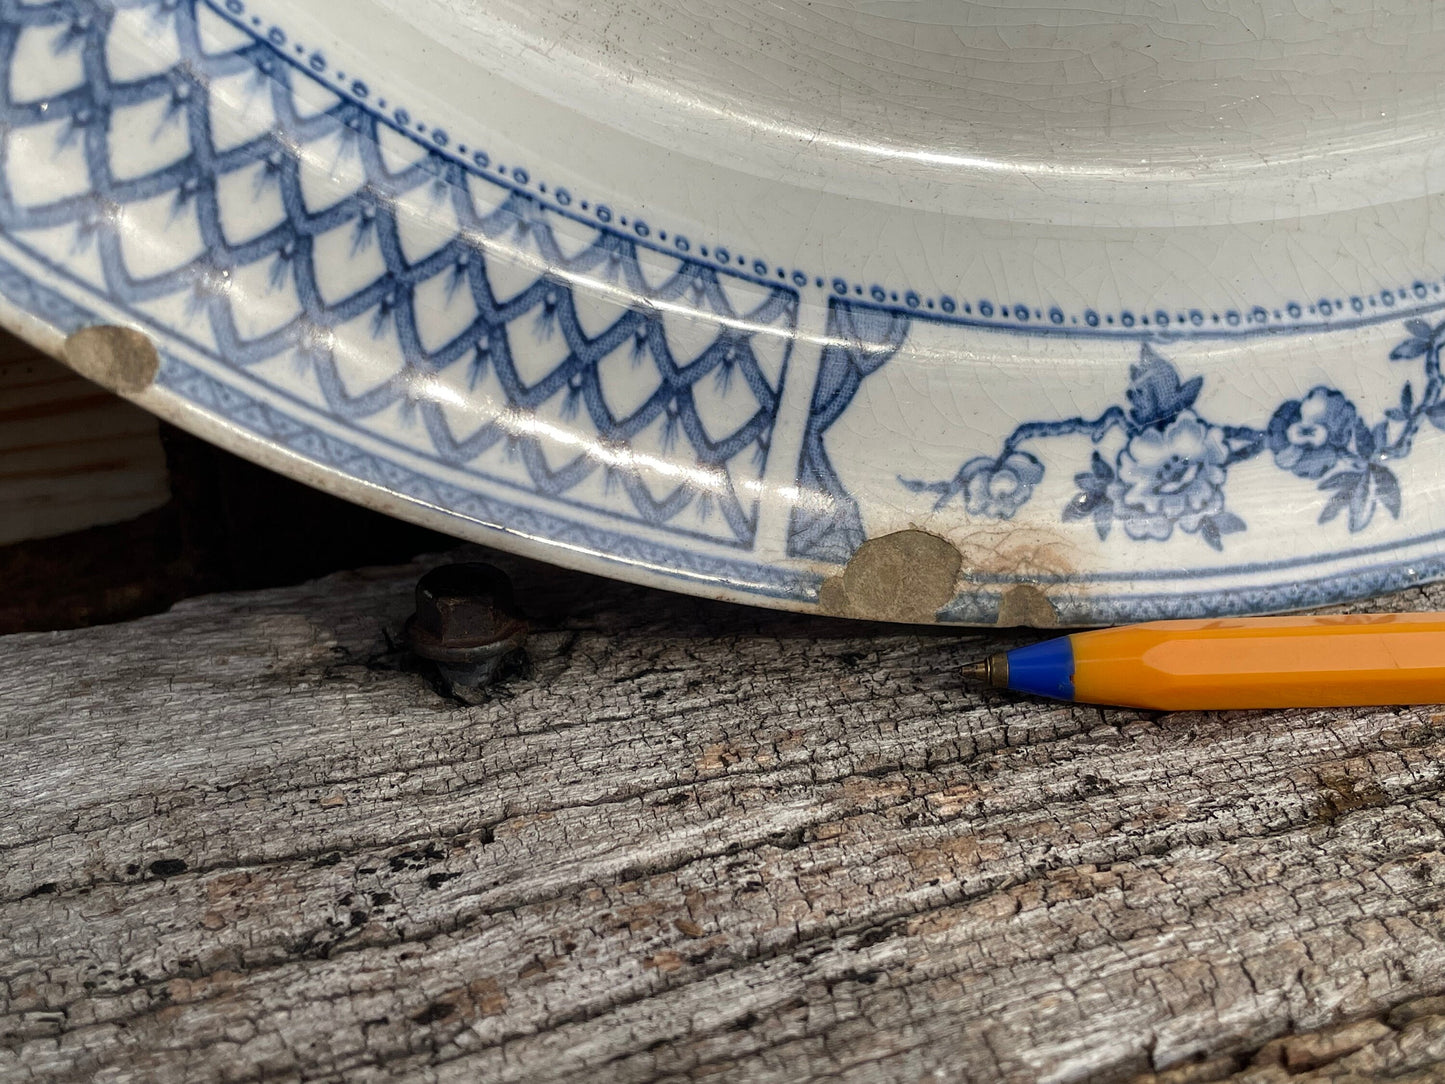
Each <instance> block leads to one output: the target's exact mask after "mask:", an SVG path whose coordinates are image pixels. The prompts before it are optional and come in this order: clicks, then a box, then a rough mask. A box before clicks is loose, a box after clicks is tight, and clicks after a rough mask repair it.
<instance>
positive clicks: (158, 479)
mask: <svg viewBox="0 0 1445 1084" xmlns="http://www.w3.org/2000/svg"><path fill="white" fill-rule="evenodd" d="M169 498H170V486H169V484H168V481H167V477H166V461H165V453H164V452H163V451H162V448H161V441H160V431H159V426H158V423H157V422H156V420H155V418H153V417H152V416H151V415H149V414H147V413H146V412H145V411H143V410H141V409H140V408H139V407H134V406H131V405H130V404H129V403H127V402H126V401H125V400H124V399H121V398H119V397H118V396H115V395H112V394H111V393H110V392H108V391H106V390H104V389H103V388H100V387H99V386H97V385H95V384H92V383H90V381H88V380H83V379H82V378H80V377H79V376H76V375H75V374H74V373H73V372H71V371H70V370H69V369H67V368H66V367H65V366H63V365H61V364H60V363H59V362H56V361H52V360H51V359H49V358H47V357H44V356H43V355H41V354H40V353H39V352H38V351H36V350H34V349H33V348H31V347H29V346H27V345H26V344H25V343H22V342H20V341H19V340H18V339H15V338H13V337H11V336H9V335H5V334H3V333H0V545H5V544H7V543H11V542H19V541H22V540H24V539H30V538H49V537H52V536H55V535H60V534H65V533H67V532H69V531H78V530H81V529H83V528H86V527H93V526H97V525H100V524H107V523H119V522H121V521H122V520H126V519H131V518H133V517H135V516H139V515H141V514H142V513H144V512H148V511H150V510H152V509H154V508H159V507H160V506H161V505H162V504H164V503H165V502H166V501H167V500H168V499H169Z"/></svg>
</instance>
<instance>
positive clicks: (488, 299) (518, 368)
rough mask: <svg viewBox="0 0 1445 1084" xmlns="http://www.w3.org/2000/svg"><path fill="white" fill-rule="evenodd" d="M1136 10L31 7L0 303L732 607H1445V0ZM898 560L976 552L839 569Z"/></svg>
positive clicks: (551, 548)
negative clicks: (154, 357) (1426, 603)
mask: <svg viewBox="0 0 1445 1084" xmlns="http://www.w3.org/2000/svg"><path fill="white" fill-rule="evenodd" d="M1101 6H1102V5H1099V4H1089V5H1084V4H1056V5H1054V6H1052V7H1047V8H1045V7H1042V6H1033V7H1020V6H1011V5H1002V6H992V5H985V4H968V3H948V4H943V3H930V2H922V0H898V2H896V3H885V2H879V0H868V2H864V0H854V2H852V3H842V2H833V3H813V4H808V3H801V2H797V3H795V2H789V3H783V2H780V0H774V2H762V0H732V2H731V3H728V4H707V5H704V4H693V3H684V2H682V0H673V2H671V3H668V4H664V5H641V4H633V3H624V2H622V0H606V2H604V3H599V4H595V5H586V6H581V7H577V6H572V5H561V4H528V5H522V4H514V3H512V2H511V0H486V2H468V3H461V2H458V0H422V2H420V3H408V4H406V5H402V4H400V3H399V2H398V0H346V2H344V3H343V2H341V0H285V2H283V0H244V2H242V0H66V2H61V0H55V2H50V3H30V4H19V3H13V2H11V3H6V4H0V30H3V32H4V39H3V40H4V45H5V48H4V52H3V57H4V61H3V62H4V65H5V71H4V73H3V74H4V76H5V79H4V86H5V88H6V89H5V94H6V99H5V103H4V113H5V118H4V119H5V122H6V136H5V159H4V174H5V180H6V182H7V183H6V190H5V194H4V199H3V204H0V261H3V267H0V293H3V295H4V297H5V299H6V301H5V304H6V305H7V306H8V310H7V319H8V321H9V322H10V324H11V325H12V326H13V327H16V328H17V329H19V330H21V331H22V332H23V333H25V334H27V335H29V336H30V337H31V338H33V339H35V340H37V341H40V342H42V343H43V344H45V345H47V346H49V347H50V348H52V349H55V348H57V346H58V343H59V342H60V341H61V339H62V338H63V336H64V335H65V334H68V333H69V332H71V331H73V330H75V329H76V328H78V327H82V326H85V325H87V324H93V323H105V322H108V323H123V324H130V325H134V326H137V327H140V328H141V329H142V330H144V331H146V332H147V334H149V335H150V336H151V337H152V339H153V340H154V341H155V342H156V343H157V345H158V347H159V348H160V351H161V354H162V365H161V370H160V374H159V377H158V378H157V381H156V383H155V384H154V385H153V386H152V387H150V388H149V389H147V390H146V391H144V392H142V393H140V394H139V395H138V396H137V398H138V400H139V401H140V402H142V403H143V404H145V405H146V406H148V407H149V408H151V409H153V410H155V411H157V412H158V413H161V414H163V415H165V416H167V417H170V418H173V419H175V420H177V421H179V422H180V423H181V424H184V425H187V426H189V427H191V428H193V429H195V430H196V431H198V432H201V433H203V434H205V435H206V436H208V437H210V438H211V439H214V440H216V441H218V442H220V443H223V444H226V445H228V446H231V447H234V448H236V449H238V450H240V451H242V452H244V453H245V454H248V455H251V456H253V457H254V458H257V459H260V460H262V461H264V462H267V463H269V464H271V465H273V466H276V467H278V468H279V469H282V470H285V471H288V472H289V473H292V474H294V475H296V476H298V477H303V478H305V479H306V480H308V481H310V482H312V483H313V484H318V485H323V486H326V487H327V488H330V489H332V490H334V491H337V492H341V493H344V494H346V495H348V496H350V497H352V498H354V499H357V500H361V501H363V502H366V503H370V504H373V505H375V506H377V507H380V508H383V509H384V510H386V511H388V512H390V513H392V514H396V515H401V516H406V517H408V518H412V519H417V520H420V521H423V522H427V523H430V524H433V525H436V526H440V527H443V528H444V529H447V530H450V531H452V532H454V533H457V534H462V535H467V536H471V537H476V538H480V539H484V540H487V541H491V542H495V543H498V544H501V545H507V546H511V547H513V548H517V549H524V550H527V551H529V552H533V553H538V554H540V555H543V556H546V557H548V558H550V559H552V560H556V561H558V562H560V563H566V564H572V565H578V566H582V567H587V568H592V569H596V570H599V571H603V572H607V573H610V574H614V575H619V576H625V577H628V578H633V579H638V580H642V581H646V582H651V583H659V584H662V585H664V586H669V587H673V588H677V589H682V590H690V591H696V592H699V593H706V594H712V595H719V596H725V597H732V598H736V599H739V600H741V601H750V602H758V603H763V604H769V605H781V606H790V607H799V608H808V607H814V606H822V607H823V608H825V609H828V610H830V611H833V612H841V613H847V614H850V615H852V616H883V617H895V618H898V617H901V618H906V619H911V620H939V621H950V622H965V623H972V622H984V623H988V622H992V621H994V620H998V619H999V618H1000V616H1001V615H1002V616H1003V617H1004V618H1005V619H1026V620H1033V621H1041V622H1047V621H1052V620H1058V621H1062V622H1065V623H1091V622H1098V621H1114V620H1125V619H1135V618H1141V617H1149V616H1168V615H1185V614H1203V613H1219V612H1248V611H1259V610H1269V609H1286V608H1293V607H1300V606H1309V605H1314V604H1318V603H1322V602H1327V601H1331V600H1334V599H1339V598H1345V597H1352V596H1358V595H1361V594H1366V593H1370V592H1372V591H1378V590H1383V589H1386V588H1388V587H1394V586H1399V585H1401V584H1404V583H1409V582H1416V581H1419V580H1422V579H1426V578H1434V577H1437V576H1439V575H1440V574H1441V572H1442V561H1441V544H1440V539H1439V538H1437V537H1436V536H1437V535H1438V534H1440V533H1441V532H1442V530H1445V510H1442V508H1441V505H1440V501H1439V488H1440V482H1439V480H1438V479H1439V477H1440V473H1441V472H1440V457H1441V455H1442V454H1445V448H1442V445H1441V440H1440V434H1439V432H1438V431H1437V430H1438V428H1445V407H1442V406H1441V402H1440V401H1441V398H1442V394H1445V388H1442V384H1445V380H1442V378H1441V376H1440V361H1439V352H1440V349H1441V340H1442V335H1441V331H1440V329H1439V326H1438V325H1440V324H1441V323H1442V317H1440V316H1439V315H1437V313H1436V310H1437V309H1439V308H1441V307H1445V293H1442V287H1445V283H1442V280H1441V278H1440V274H1441V271H1442V269H1445V268H1442V264H1445V260H1442V256H1445V246H1442V236H1441V233H1440V226H1439V221H1440V216H1439V215H1438V214H1437V213H1435V212H1436V210H1437V207H1436V203H1437V199H1438V196H1437V193H1438V192H1439V190H1440V189H1441V187H1442V185H1445V178H1442V177H1440V176H1439V175H1438V174H1439V170H1440V154H1439V151H1438V150H1437V144H1438V140H1436V139H1435V135H1436V133H1438V132H1439V130H1440V128H1441V119H1442V118H1441V115H1440V114H1441V108H1442V103H1441V101H1440V91H1439V89H1438V87H1439V85H1440V79H1439V75H1440V71H1439V68H1440V66H1441V61H1440V59H1439V58H1440V57H1441V56H1445V25H1442V24H1441V22H1440V19H1439V17H1438V16H1437V15H1436V13H1435V10H1434V6H1433V5H1431V4H1428V3H1423V2H1406V0H1397V2H1395V3H1393V4H1368V3H1365V2H1363V0H1361V2H1359V3H1347V4H1329V5H1319V6H1318V10H1314V6H1312V5H1299V4H1273V3H1250V4H1246V3H1228V4H1222V3H1217V4H1211V5H1200V4H1178V5H1173V4H1163V5H1161V4H1142V3H1122V2H1121V3H1118V4H1116V6H1115V8H1114V9H1112V10H1105V11H1102V12H1101V11H1100V10H1099V9H1100V8H1101ZM1407 388H1408V391H1407V390H1406V389H1407ZM1437 408H1439V409H1437ZM899 532H923V533H926V534H927V535H929V536H932V537H933V538H935V539H940V540H942V541H943V548H942V549H941V550H938V549H928V548H927V547H925V548H924V549H923V550H914V549H907V548H906V547H899V548H897V549H896V552H895V556H896V557H901V556H902V555H913V556H912V558H911V559H913V560H925V563H926V567H922V568H917V569H910V568H909V567H908V565H907V561H906V560H905V561H904V562H903V568H904V572H903V574H902V575H900V574H899V573H897V572H896V571H889V568H890V566H889V562H888V561H887V560H883V561H881V562H879V561H878V560H877V558H878V557H879V555H880V553H881V554H883V556H885V557H886V556H887V553H888V551H889V547H890V545H891V543H889V542H882V543H880V546H881V547H882V549H881V550H880V549H879V548H878V547H873V548H871V549H869V550H863V551H861V554H862V558H861V560H860V561H859V562H858V563H856V564H855V565H854V566H853V568H852V573H851V574H849V575H845V574H844V569H845V567H847V566H848V564H849V561H850V559H853V558H854V557H855V555H859V554H860V547H861V546H862V545H863V544H864V543H865V542H866V541H868V540H880V539H889V538H892V537H893V536H896V535H898V534H899ZM906 537H907V538H914V539H916V538H917V537H918V536H917V535H908V536H906ZM918 554H924V555H926V557H925V558H920V557H918V556H917V555H918ZM955 557H956V560H955V559H954V558H955ZM895 566H896V562H895ZM914 573H916V576H914ZM940 575H946V576H947V577H948V579H947V581H946V582H945V583H944V584H943V588H942V590H941V593H940V589H939V586H938V578H939V576H940ZM870 580H873V581H877V582H872V583H870V582H869V581H870ZM1020 590H1022V592H1023V594H1019V592H1020ZM1010 597H1012V598H1013V602H1010V601H1009V600H1010ZM1021 600H1022V601H1021Z"/></svg>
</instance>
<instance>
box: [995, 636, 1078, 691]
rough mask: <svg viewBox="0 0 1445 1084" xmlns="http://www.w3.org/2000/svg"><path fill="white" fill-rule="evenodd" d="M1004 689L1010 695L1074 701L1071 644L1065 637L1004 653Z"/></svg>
mask: <svg viewBox="0 0 1445 1084" xmlns="http://www.w3.org/2000/svg"><path fill="white" fill-rule="evenodd" d="M1008 687H1009V688H1010V689H1012V690H1013V691H1014V692H1019V693H1030V694H1032V695H1034V696H1047V697H1051V698H1052V699H1054V700H1072V699H1073V698H1074V645H1073V641H1072V640H1070V639H1069V637H1067V636H1061V637H1059V638H1058V639H1057V640H1046V641H1045V642H1043V643H1041V644H1030V645H1029V646H1028V647H1020V648H1017V649H1015V650H1013V651H1010V652H1009V653H1008Z"/></svg>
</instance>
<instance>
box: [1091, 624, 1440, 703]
mask: <svg viewBox="0 0 1445 1084" xmlns="http://www.w3.org/2000/svg"><path fill="white" fill-rule="evenodd" d="M1069 640H1070V643H1071V646H1072V648H1073V657H1074V699H1075V700H1081V701H1087V702H1089V703H1096V704H1117V705H1120V706H1124V707H1139V708H1153V709H1156V710H1163V711H1190V710H1214V709H1222V708H1284V707H1347V706H1367V705H1385V704H1437V703H1445V614H1358V615H1344V616H1321V617H1278V618H1237V619H1228V618H1226V619H1221V620H1201V621H1156V622H1151V623H1149V624H1144V625H1131V626H1127V627H1124V628H1117V629H1100V630H1098V631H1095V632H1083V633H1075V634H1074V635H1073V636H1071V637H1069Z"/></svg>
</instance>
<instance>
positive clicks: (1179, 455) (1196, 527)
mask: <svg viewBox="0 0 1445 1084" xmlns="http://www.w3.org/2000/svg"><path fill="white" fill-rule="evenodd" d="M1228 462H1229V448H1228V447H1227V446H1226V445H1225V439H1224V430H1222V429H1220V428H1219V427H1218V426H1214V425H1210V424H1209V423H1208V422H1205V421H1201V420H1200V418H1199V416H1198V415H1197V414H1195V413H1194V411H1192V410H1186V411H1183V412H1182V413H1180V414H1179V415H1178V416H1177V417H1176V418H1174V420H1173V421H1170V422H1168V423H1167V424H1160V425H1151V426H1150V427H1149V428H1148V429H1144V430H1141V431H1140V432H1138V433H1135V434H1134V435H1133V436H1132V437H1130V438H1129V442H1128V444H1126V445H1125V446H1124V448H1123V450H1122V451H1120V452H1119V459H1118V467H1117V470H1118V473H1117V475H1116V476H1115V478H1114V481H1112V482H1110V483H1109V487H1108V495H1109V499H1110V500H1111V501H1113V504H1114V508H1115V509H1116V514H1117V515H1118V516H1119V517H1120V518H1121V519H1122V520H1123V521H1124V530H1125V531H1127V532H1128V534H1129V537H1130V538H1157V539H1159V540H1160V541H1163V540H1164V539H1166V538H1168V537H1169V535H1170V534H1171V533H1172V532H1173V530H1174V527H1175V525H1176V524H1177V525H1178V526H1179V527H1180V528H1181V529H1182V530H1184V531H1187V532H1189V533H1190V534H1195V533H1197V532H1198V531H1201V530H1203V529H1204V526H1205V524H1206V523H1210V522H1212V521H1213V520H1214V517H1216V516H1218V515H1219V514H1220V513H1222V512H1223V511H1224V479H1225V470H1224V467H1225V464H1226V463H1228Z"/></svg>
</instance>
